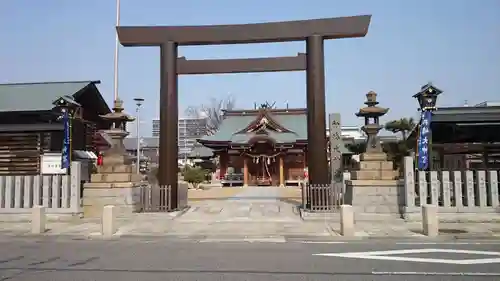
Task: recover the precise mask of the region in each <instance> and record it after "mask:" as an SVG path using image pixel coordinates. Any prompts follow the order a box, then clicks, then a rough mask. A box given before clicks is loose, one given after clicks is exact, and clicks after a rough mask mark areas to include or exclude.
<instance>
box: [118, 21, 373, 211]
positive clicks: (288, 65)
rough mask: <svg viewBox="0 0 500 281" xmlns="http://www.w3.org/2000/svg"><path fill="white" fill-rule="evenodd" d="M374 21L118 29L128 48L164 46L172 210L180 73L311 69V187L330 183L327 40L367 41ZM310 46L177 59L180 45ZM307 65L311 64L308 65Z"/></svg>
mask: <svg viewBox="0 0 500 281" xmlns="http://www.w3.org/2000/svg"><path fill="white" fill-rule="evenodd" d="M370 20H371V16H370V15H364V16H353V17H339V18H327V19H314V20H301V21H287V22H272V23H257V24H237V25H211V26H138V27H136V26H118V27H116V29H117V32H118V38H119V40H120V43H121V44H122V45H123V46H125V47H129V46H130V47H141V46H159V47H160V49H161V52H160V54H161V55H160V56H161V58H160V59H161V69H160V72H161V79H160V148H159V149H160V152H159V154H160V155H159V169H158V171H159V172H158V177H159V178H158V180H159V184H160V187H162V186H163V187H164V186H170V187H171V198H172V200H171V206H168V209H169V210H175V209H177V208H178V199H177V198H178V183H177V170H178V164H177V160H178V159H177V157H178V156H177V153H178V151H177V150H178V118H179V109H178V88H177V78H178V74H212V73H241V72H272V71H296V70H304V69H305V70H306V72H307V74H306V81H307V93H306V96H307V108H308V112H307V140H308V148H307V159H308V168H309V182H310V183H312V184H328V183H329V175H328V161H327V153H326V151H327V149H326V145H327V144H326V141H325V135H324V133H318V132H326V117H325V66H324V40H328V39H341V38H356V37H364V36H365V35H366V34H367V33H368V27H369V25H370ZM303 40H305V41H306V53H307V54H306V55H305V56H304V55H303V54H299V55H298V56H296V57H281V58H261V59H227V60H204V61H203V60H201V61H200V60H198V61H190V60H186V59H185V58H178V57H177V49H178V47H179V46H193V45H202V46H203V45H223V44H249V43H274V42H290V41H303ZM304 60H305V65H304Z"/></svg>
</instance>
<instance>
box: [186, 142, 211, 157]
mask: <svg viewBox="0 0 500 281" xmlns="http://www.w3.org/2000/svg"><path fill="white" fill-rule="evenodd" d="M213 155H214V151H213V150H212V149H210V148H208V147H206V146H203V145H201V144H198V143H197V144H195V145H194V147H193V149H192V150H191V152H189V155H188V158H210V157H212V156H213Z"/></svg>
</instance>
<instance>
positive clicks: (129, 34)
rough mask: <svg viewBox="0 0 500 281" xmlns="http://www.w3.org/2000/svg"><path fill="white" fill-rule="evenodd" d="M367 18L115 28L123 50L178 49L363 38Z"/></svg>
mask: <svg viewBox="0 0 500 281" xmlns="http://www.w3.org/2000/svg"><path fill="white" fill-rule="evenodd" d="M370 20H371V16H370V15H363V16H352V17H338V18H326V19H313V20H298V21H283V22H271V23H253V24H233V25H206V26H118V27H116V29H117V32H118V38H119V39H120V43H121V44H122V45H123V46H158V45H161V44H163V43H165V42H168V41H172V42H176V43H177V44H178V45H180V46H190V45H191V46H192V45H218V44H247V43H272V42H289V41H301V40H305V39H306V38H307V37H309V36H312V35H321V36H322V37H323V39H325V40H328V39H340V38H355V37H364V36H365V35H366V34H367V32H368V27H369V25H370Z"/></svg>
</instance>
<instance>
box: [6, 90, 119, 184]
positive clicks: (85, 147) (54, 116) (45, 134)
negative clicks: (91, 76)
mask: <svg viewBox="0 0 500 281" xmlns="http://www.w3.org/2000/svg"><path fill="white" fill-rule="evenodd" d="M99 83H100V82H99V81H79V82H43V83H16V84H0V175H36V174H40V169H41V156H42V155H43V154H44V153H50V152H56V153H60V152H61V150H62V146H63V130H64V125H63V123H62V122H61V113H60V111H59V110H58V108H57V107H55V106H54V104H53V102H55V101H57V100H59V99H61V98H64V99H66V100H68V101H71V102H74V103H75V104H78V105H79V108H78V109H77V110H76V113H75V114H74V117H73V118H72V126H71V134H70V135H71V149H72V150H82V151H93V152H97V151H96V148H95V144H96V139H95V138H96V131H97V130H100V129H106V128H108V127H109V124H108V123H109V122H106V121H103V120H102V118H100V117H99V116H100V115H104V114H107V113H109V112H111V111H110V109H109V107H108V105H107V104H106V102H105V100H104V99H103V97H102V95H101V93H100V92H99V90H98V89H97V87H96V84H99ZM98 141H100V139H98Z"/></svg>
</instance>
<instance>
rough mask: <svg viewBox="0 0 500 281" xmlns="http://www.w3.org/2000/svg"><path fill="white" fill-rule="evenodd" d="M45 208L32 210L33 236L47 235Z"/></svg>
mask: <svg viewBox="0 0 500 281" xmlns="http://www.w3.org/2000/svg"><path fill="white" fill-rule="evenodd" d="M46 220H47V218H46V216H45V207H44V206H34V207H33V208H32V209H31V233H32V234H42V233H45V230H46V228H45V223H46Z"/></svg>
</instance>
